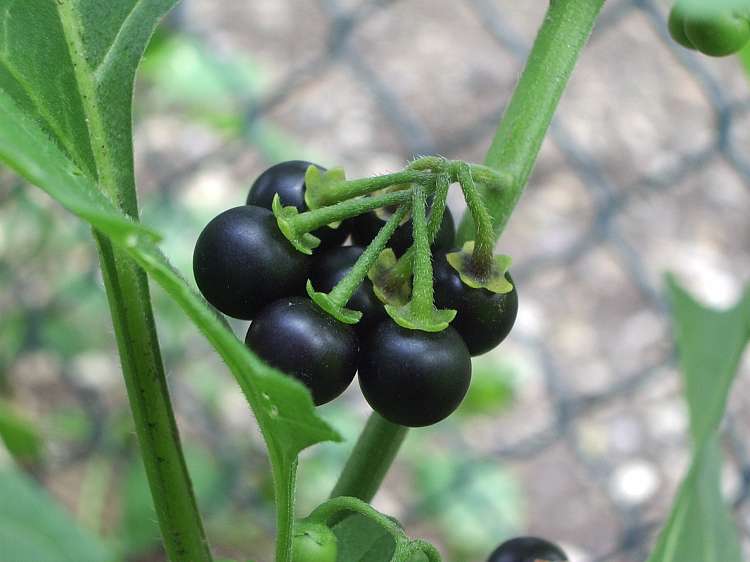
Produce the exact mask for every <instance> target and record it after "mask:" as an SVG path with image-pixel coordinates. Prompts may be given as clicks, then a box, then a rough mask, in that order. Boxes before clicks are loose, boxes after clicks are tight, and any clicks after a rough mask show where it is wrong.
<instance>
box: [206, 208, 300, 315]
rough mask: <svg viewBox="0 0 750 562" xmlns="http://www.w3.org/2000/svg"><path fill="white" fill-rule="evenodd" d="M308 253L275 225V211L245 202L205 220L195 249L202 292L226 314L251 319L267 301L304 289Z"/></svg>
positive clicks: (297, 292)
mask: <svg viewBox="0 0 750 562" xmlns="http://www.w3.org/2000/svg"><path fill="white" fill-rule="evenodd" d="M308 268H309V258H308V256H305V255H304V254H301V253H300V252H298V251H297V250H295V249H294V248H293V247H292V245H291V244H290V243H289V241H288V240H287V239H286V238H284V236H283V235H282V234H281V232H280V231H279V229H278V227H277V225H276V219H275V217H274V216H273V213H271V211H269V210H267V209H263V208H261V207H255V206H252V205H244V206H242V207H234V208H233V209H229V210H228V211H224V212H223V213H221V214H220V215H218V216H217V217H215V218H214V219H213V220H211V222H209V223H208V225H206V227H205V228H204V229H203V232H201V234H200V236H199V237H198V241H197V242H196V244H195V251H194V253H193V274H194V275H195V281H196V283H197V284H198V288H199V289H200V291H201V293H203V296H204V297H206V300H208V302H210V303H211V304H212V305H214V306H215V307H216V308H218V309H219V310H220V311H221V312H223V313H224V314H227V315H229V316H233V317H234V318H240V319H243V320H250V319H252V318H253V317H254V316H255V314H256V313H257V312H258V311H259V310H260V309H261V308H262V307H263V306H265V305H266V304H268V303H270V302H271V301H274V300H276V299H278V298H281V297H283V296H286V295H291V294H299V293H300V292H301V291H302V290H304V283H305V280H306V278H307V272H308Z"/></svg>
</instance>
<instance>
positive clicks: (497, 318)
mask: <svg viewBox="0 0 750 562" xmlns="http://www.w3.org/2000/svg"><path fill="white" fill-rule="evenodd" d="M433 275H434V279H435V285H434V286H435V305H436V306H437V307H439V308H452V309H454V310H455V311H456V317H455V318H454V320H453V322H451V326H453V327H454V328H455V329H456V331H457V332H458V333H459V334H460V335H461V337H462V338H463V339H464V341H465V342H466V346H467V347H468V348H469V352H470V353H471V354H472V355H481V354H482V353H486V352H488V351H490V350H491V349H494V348H495V347H497V346H498V345H499V344H500V342H502V341H503V340H504V339H505V338H506V337H507V336H508V334H509V333H510V331H511V329H512V328H513V324H514V323H515V321H516V315H517V314H518V292H517V291H516V286H515V283H513V279H512V278H511V276H510V273H506V274H505V278H506V279H507V280H508V281H509V282H510V283H511V284H513V290H512V291H510V292H509V293H502V294H499V293H493V292H492V291H488V290H487V289H474V288H472V287H469V286H468V285H466V284H465V283H464V282H463V281H461V278H460V277H459V274H458V272H457V271H456V270H455V269H454V268H453V267H452V266H451V265H450V264H449V263H448V261H447V260H446V259H445V254H444V253H440V254H436V255H435V258H434V263H433Z"/></svg>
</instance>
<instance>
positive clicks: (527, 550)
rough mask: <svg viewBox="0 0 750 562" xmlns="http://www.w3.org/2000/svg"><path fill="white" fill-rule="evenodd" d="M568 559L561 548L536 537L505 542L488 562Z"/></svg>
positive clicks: (551, 561)
mask: <svg viewBox="0 0 750 562" xmlns="http://www.w3.org/2000/svg"><path fill="white" fill-rule="evenodd" d="M567 559H568V557H567V556H566V554H565V553H564V552H563V551H562V550H561V549H560V547H559V546H557V545H555V544H552V543H551V542H549V541H546V540H544V539H539V538H536V537H518V538H515V539H511V540H509V541H505V542H504V543H503V544H501V545H500V546H498V547H497V549H496V550H495V551H494V552H493V553H492V554H491V555H490V557H489V558H488V559H487V562H542V561H544V562H558V561H565V560H567Z"/></svg>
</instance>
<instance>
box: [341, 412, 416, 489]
mask: <svg viewBox="0 0 750 562" xmlns="http://www.w3.org/2000/svg"><path fill="white" fill-rule="evenodd" d="M408 431H409V429H408V428H406V427H404V426H402V425H397V424H395V423H391V422H389V421H388V420H386V419H384V418H383V417H381V416H380V415H379V414H378V413H377V412H373V413H372V414H370V418H369V419H368V420H367V424H366V425H365V428H364V429H363V430H362V433H361V434H360V436H359V439H357V443H356V444H355V445H354V449H352V452H351V454H350V456H349V459H348V460H347V461H346V465H345V466H344V470H342V472H341V475H340V476H339V479H338V481H337V482H336V485H335V486H334V488H333V491H332V492H331V498H336V497H339V496H350V497H354V498H359V499H360V500H362V501H365V502H370V501H372V498H373V497H375V493H376V492H377V491H378V488H379V487H380V484H381V483H382V482H383V479H384V478H385V475H386V474H387V472H388V469H389V468H390V467H391V464H392V463H393V460H394V459H395V458H396V454H397V453H398V451H399V449H400V448H401V444H402V443H403V441H404V438H405V437H406V434H407V432H408Z"/></svg>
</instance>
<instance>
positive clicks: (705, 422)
mask: <svg viewBox="0 0 750 562" xmlns="http://www.w3.org/2000/svg"><path fill="white" fill-rule="evenodd" d="M669 292H670V298H671V302H672V310H673V315H674V324H675V337H676V341H677V348H678V351H679V354H680V365H681V368H682V374H683V379H684V384H685V396H686V399H687V403H688V409H689V413H690V431H691V435H692V437H693V441H694V453H693V459H692V462H691V464H690V469H689V470H688V473H687V475H686V477H685V479H684V480H683V482H682V484H681V486H680V490H679V492H678V494H677V498H676V500H675V502H674V504H673V506H672V512H671V514H670V517H669V520H668V522H667V524H666V526H665V528H664V529H663V530H662V532H661V535H660V537H659V540H658V542H657V545H656V548H655V549H654V551H653V553H652V554H651V557H650V558H649V562H678V561H679V562H741V554H740V546H739V541H738V537H737V529H736V528H735V525H734V522H733V520H732V516H731V512H730V511H729V508H728V506H727V505H726V503H725V501H724V499H723V498H722V494H721V485H720V484H721V460H722V456H721V450H720V446H719V426H720V424H721V420H722V418H723V417H724V410H725V408H726V402H727V396H728V395H729V390H730V388H731V385H732V382H733V381H734V378H735V376H736V374H737V369H738V366H739V362H740V358H741V356H742V353H743V351H744V349H745V347H746V345H747V343H748V340H749V339H750V290H748V291H747V292H746V293H745V296H744V298H743V299H742V300H741V301H740V302H739V303H738V304H737V305H736V306H734V307H733V308H731V309H729V310H726V311H719V310H715V309H711V308H707V307H704V306H702V305H701V304H700V303H698V302H696V301H695V300H694V299H693V298H692V297H691V296H690V295H689V294H688V293H687V292H685V290H684V289H682V288H681V287H680V286H679V285H678V284H677V283H676V281H675V280H674V279H672V278H670V279H669Z"/></svg>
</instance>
